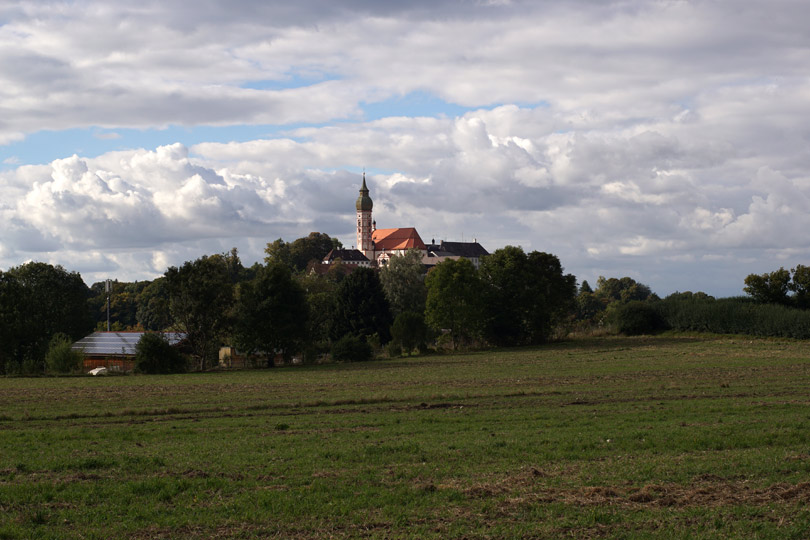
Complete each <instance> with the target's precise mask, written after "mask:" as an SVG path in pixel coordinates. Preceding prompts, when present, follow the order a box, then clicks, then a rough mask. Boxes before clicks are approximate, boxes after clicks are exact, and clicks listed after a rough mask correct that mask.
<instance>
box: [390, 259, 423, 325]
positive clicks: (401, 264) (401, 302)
mask: <svg viewBox="0 0 810 540" xmlns="http://www.w3.org/2000/svg"><path fill="white" fill-rule="evenodd" d="M380 282H382V286H383V290H384V291H385V297H386V298H388V302H389V303H390V304H391V313H392V314H393V315H394V316H397V315H399V314H400V313H404V312H406V311H410V312H413V313H424V312H425V300H426V298H427V289H426V288H425V266H424V265H423V264H422V253H421V252H420V251H418V250H415V249H411V250H408V251H407V252H405V254H403V255H395V256H393V257H391V259H389V261H388V264H387V265H386V266H384V267H383V268H382V269H380Z"/></svg>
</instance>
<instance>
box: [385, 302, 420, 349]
mask: <svg viewBox="0 0 810 540" xmlns="http://www.w3.org/2000/svg"><path fill="white" fill-rule="evenodd" d="M391 336H392V337H393V339H394V341H395V342H397V343H398V344H399V345H400V346H401V347H402V349H403V350H404V351H405V352H406V353H407V354H408V355H410V354H411V352H412V351H413V350H414V349H415V348H416V347H421V346H422V345H424V344H425V342H426V341H427V325H426V324H425V317H424V316H423V315H420V314H419V313H414V312H412V311H405V312H402V313H400V314H399V315H397V318H396V319H394V325H393V326H392V327H391Z"/></svg>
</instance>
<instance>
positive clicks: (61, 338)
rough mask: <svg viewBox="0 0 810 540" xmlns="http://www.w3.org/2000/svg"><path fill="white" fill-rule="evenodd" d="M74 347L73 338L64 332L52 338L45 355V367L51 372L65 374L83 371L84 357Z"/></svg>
mask: <svg viewBox="0 0 810 540" xmlns="http://www.w3.org/2000/svg"><path fill="white" fill-rule="evenodd" d="M72 346H73V340H72V339H71V337H70V336H69V335H67V334H64V333H62V332H59V333H57V334H55V335H54V336H53V337H52V338H51V342H50V345H49V347H48V352H47V353H46V354H45V366H46V368H47V370H48V371H49V372H51V373H60V374H65V373H71V372H76V371H79V369H81V367H82V362H83V361H84V355H83V354H82V353H81V352H80V351H74V350H73V349H72Z"/></svg>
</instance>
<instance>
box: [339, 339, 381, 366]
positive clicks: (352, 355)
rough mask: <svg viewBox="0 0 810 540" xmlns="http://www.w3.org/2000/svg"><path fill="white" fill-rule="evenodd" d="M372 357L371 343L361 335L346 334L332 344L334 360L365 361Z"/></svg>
mask: <svg viewBox="0 0 810 540" xmlns="http://www.w3.org/2000/svg"><path fill="white" fill-rule="evenodd" d="M373 358H374V351H373V350H372V349H371V345H369V344H368V342H367V341H366V340H364V339H363V338H361V337H358V336H353V335H351V334H346V335H345V336H343V337H342V338H340V339H339V340H337V341H336V342H335V343H333V344H332V359H333V360H335V361H336V362H366V361H368V360H372V359H373Z"/></svg>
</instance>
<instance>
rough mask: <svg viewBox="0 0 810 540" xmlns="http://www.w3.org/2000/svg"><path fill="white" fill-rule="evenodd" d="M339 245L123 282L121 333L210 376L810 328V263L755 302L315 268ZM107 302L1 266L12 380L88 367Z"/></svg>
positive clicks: (48, 272) (408, 256)
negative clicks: (142, 337) (433, 354)
mask: <svg viewBox="0 0 810 540" xmlns="http://www.w3.org/2000/svg"><path fill="white" fill-rule="evenodd" d="M340 247H342V246H341V245H340V242H338V241H337V240H336V239H333V238H330V237H329V236H328V235H326V234H321V233H311V234H310V235H308V236H306V237H302V238H299V239H297V240H295V241H293V242H285V241H283V240H281V239H279V240H276V241H274V242H270V243H268V244H267V248H266V250H265V255H266V257H265V260H264V262H263V263H256V264H254V265H253V266H250V267H245V266H243V265H242V263H241V261H240V259H239V254H238V252H237V250H236V249H233V250H231V251H230V252H228V253H221V254H213V255H205V256H202V257H200V258H198V259H196V260H194V261H187V262H185V263H184V264H182V265H180V266H178V267H170V268H168V269H167V270H166V272H165V273H164V275H163V276H161V277H159V278H157V279H155V280H152V281H140V282H134V283H124V282H118V281H114V282H113V283H112V291H111V294H110V318H111V320H112V321H113V323H112V329H113V330H141V331H152V332H156V333H157V332H163V331H176V332H183V333H185V334H186V335H187V340H186V343H185V348H186V353H187V360H181V359H180V358H179V357H177V355H176V354H175V352H176V351H171V350H169V349H168V348H167V347H165V346H162V345H161V343H158V342H155V336H152V337H150V338H148V339H147V341H146V342H145V343H144V345H143V347H141V349H143V351H146V352H143V354H142V356H144V360H143V366H144V367H143V369H144V370H146V371H175V370H179V369H183V368H185V367H189V368H191V369H197V370H205V369H208V368H210V367H212V366H214V365H216V364H217V363H218V354H219V348H220V346H221V345H223V344H227V345H232V346H234V347H236V348H237V349H239V350H240V351H242V352H243V353H245V354H246V355H248V356H251V357H253V358H259V359H263V360H260V361H262V362H267V364H268V365H272V361H273V357H274V356H281V357H282V358H284V359H285V360H290V359H291V358H293V357H294V356H295V357H298V358H302V359H303V360H305V361H316V360H318V359H324V358H328V357H331V358H333V359H335V360H343V361H346V360H362V359H370V358H372V357H373V356H374V355H375V354H378V353H380V352H382V351H386V352H387V353H388V354H389V355H392V356H395V355H399V354H412V353H413V352H414V351H425V350H426V349H427V348H428V345H429V344H430V345H433V346H438V347H446V348H452V349H458V348H475V347H485V346H499V347H509V346H521V345H535V344H540V343H544V342H547V341H549V340H551V339H554V338H555V337H563V336H566V335H568V334H569V333H570V332H571V331H579V332H584V333H592V332H622V333H625V334H639V333H653V332H657V331H661V330H665V329H675V330H686V331H711V332H720V333H724V332H726V333H747V334H764V335H785V336H791V337H802V338H806V337H810V310H808V307H810V301H809V300H810V268H808V267H805V266H802V265H798V266H796V267H795V268H793V269H791V270H790V271H787V270H784V269H783V268H780V269H779V270H777V271H774V272H770V273H766V274H761V275H756V274H752V275H749V276H748V277H746V278H745V287H744V291H745V292H746V293H747V294H748V296H747V297H739V298H732V299H719V300H716V299H714V298H713V297H711V296H709V295H707V294H705V293H701V292H698V293H691V292H685V293H680V292H679V293H674V294H672V295H670V296H668V297H666V298H664V299H661V298H659V297H658V296H657V295H656V294H655V293H653V292H652V291H651V290H650V288H649V287H648V286H647V285H644V284H643V283H639V282H637V281H635V280H634V279H632V278H629V277H622V278H605V277H601V276H600V277H599V279H598V280H597V282H596V287H595V288H592V287H591V286H590V284H589V283H588V282H587V281H583V282H582V284H581V285H580V286H579V288H577V283H576V278H575V277H574V276H573V275H571V274H566V273H565V272H564V269H563V267H562V265H561V263H560V261H559V259H558V258H557V257H556V256H554V255H551V254H548V253H542V252H537V251H532V252H530V253H526V252H524V251H523V249H522V248H520V247H515V246H506V247H504V248H502V249H498V250H497V251H495V252H494V253H492V254H491V255H489V256H487V257H484V258H483V259H482V261H481V264H480V267H479V268H476V267H475V266H473V264H472V262H470V261H469V260H467V259H463V258H459V259H450V260H446V261H444V262H442V263H440V264H438V265H436V266H435V267H433V268H432V269H430V270H429V271H426V270H425V267H424V265H423V264H422V258H421V255H420V253H419V252H417V251H411V252H407V253H405V254H403V255H401V256H395V257H392V258H391V259H390V262H389V263H388V265H386V266H384V267H382V268H381V269H379V270H373V269H370V268H364V267H360V268H357V267H349V266H347V265H343V264H342V263H340V262H339V261H338V262H337V263H336V264H332V265H329V266H328V269H327V271H325V272H324V271H322V270H323V267H320V270H321V271H316V270H318V267H317V266H316V265H315V263H317V262H318V261H320V260H322V259H323V257H324V256H325V255H326V254H327V253H328V252H329V251H330V250H331V249H333V248H340ZM106 300H107V293H106V292H105V284H104V283H103V282H99V283H94V284H93V285H92V286H90V287H87V286H86V285H85V284H84V282H83V281H82V279H81V276H80V275H79V274H78V273H76V272H70V271H68V270H65V269H64V268H62V267H61V266H52V265H49V264H46V263H40V262H32V263H27V264H24V265H21V266H18V267H15V268H11V269H9V270H8V271H6V272H0V373H3V374H7V373H42V372H43V371H45V370H46V369H51V370H65V366H68V367H69V366H70V365H71V362H75V357H71V356H70V352H69V349H70V347H69V345H70V343H72V342H73V341H75V340H78V339H80V338H82V337H84V336H85V335H87V334H88V333H90V332H91V331H92V330H93V329H94V328H95V329H96V330H103V329H106V321H107V315H106ZM141 352H142V351H139V354H141ZM156 358H162V359H163V360H161V361H157V360H155V359H156Z"/></svg>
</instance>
